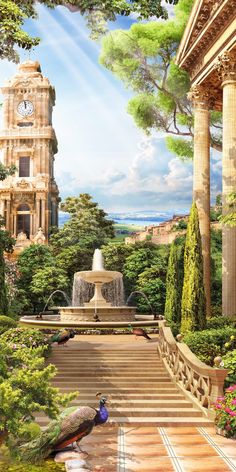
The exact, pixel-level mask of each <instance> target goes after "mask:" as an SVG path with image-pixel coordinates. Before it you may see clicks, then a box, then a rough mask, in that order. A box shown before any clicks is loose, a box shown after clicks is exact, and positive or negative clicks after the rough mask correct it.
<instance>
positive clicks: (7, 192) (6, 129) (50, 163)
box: [0, 61, 59, 246]
mask: <svg viewBox="0 0 236 472" xmlns="http://www.w3.org/2000/svg"><path fill="white" fill-rule="evenodd" d="M2 93H3V129H2V130H1V132H0V149H1V152H2V159H1V160H2V162H3V164H4V165H6V166H11V165H15V166H16V168H17V170H16V173H15V174H14V175H13V176H9V177H8V178H7V179H6V180H4V181H1V182H0V214H1V215H2V216H4V217H5V222H6V223H5V225H6V229H7V230H9V231H10V233H11V234H12V235H13V236H14V237H16V238H17V243H16V246H17V245H19V246H21V245H22V246H27V245H29V244H30V243H31V242H39V243H44V242H47V241H48V236H49V232H50V227H51V226H57V225H58V202H59V197H58V195H59V194H58V187H57V184H56V182H55V180H54V175H53V169H54V154H56V152H57V139H56V135H55V132H54V129H53V127H52V109H53V106H54V104H55V91H54V88H53V87H52V86H51V84H50V82H49V80H48V79H47V78H46V77H44V76H43V75H42V73H41V69H40V64H39V63H38V62H34V61H26V62H23V63H22V64H20V65H19V67H18V72H17V74H16V75H15V76H14V77H13V78H12V79H11V80H9V81H7V83H6V84H5V85H4V87H2Z"/></svg>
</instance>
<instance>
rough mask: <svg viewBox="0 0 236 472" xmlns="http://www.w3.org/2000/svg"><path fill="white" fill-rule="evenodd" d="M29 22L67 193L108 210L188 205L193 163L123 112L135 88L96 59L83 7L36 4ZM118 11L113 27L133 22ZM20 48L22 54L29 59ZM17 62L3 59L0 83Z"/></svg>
mask: <svg viewBox="0 0 236 472" xmlns="http://www.w3.org/2000/svg"><path fill="white" fill-rule="evenodd" d="M38 11H39V18H38V20H36V21H29V22H27V25H26V27H27V30H28V31H30V32H31V33H32V34H33V35H35V36H37V35H38V36H40V37H41V38H42V41H41V44H40V46H38V47H37V48H36V49H35V51H34V52H33V53H31V58H32V59H35V60H38V61H39V62H40V64H41V68H42V72H43V74H44V75H45V76H47V77H48V78H49V79H50V81H51V83H52V84H53V85H54V86H55V88H56V97H57V98H56V106H55V107H54V112H53V125H54V128H55V131H56V134H57V138H58V145H59V151H58V154H57V155H56V158H55V176H56V180H57V183H58V185H59V189H60V194H61V197H62V198H65V197H66V196H68V195H78V194H79V193H82V192H88V193H90V194H91V195H92V196H93V197H94V200H95V201H97V202H98V203H99V205H100V206H102V207H103V208H104V209H105V210H106V211H108V212H111V211H115V212H119V211H120V212H123V211H130V210H135V211H137V210H156V211H162V210H171V211H172V210H173V212H175V211H180V212H182V211H187V210H188V209H189V207H190V204H191V195H192V164H191V163H187V164H186V163H182V162H181V161H180V160H179V159H178V158H176V157H175V156H174V155H173V154H171V153H169V152H168V151H167V149H166V147H165V138H164V135H163V134H158V133H155V134H153V136H150V137H147V136H145V134H144V133H143V132H142V131H141V130H139V129H137V127H136V126H135V124H134V122H133V120H132V117H131V116H129V115H128V114H127V112H126V107H127V102H128V99H129V98H130V97H131V96H132V92H131V91H128V90H126V89H125V88H124V85H123V83H122V82H120V81H119V80H117V79H116V78H114V76H113V75H112V74H111V73H110V72H109V71H107V70H106V69H104V68H103V67H102V66H101V65H100V64H99V63H98V57H99V50H100V46H99V44H97V43H95V42H94V41H92V40H90V39H89V32H88V31H87V29H86V25H85V22H84V20H83V18H82V17H81V16H80V14H79V13H71V12H69V11H68V10H67V8H65V7H58V8H57V9H56V10H49V9H46V8H45V7H43V6H39V8H38ZM131 24H132V21H131V20H130V19H127V18H125V19H120V20H119V21H117V22H116V23H115V24H112V25H111V28H120V27H122V28H129V26H130V25H131ZM28 57H29V55H28V53H25V52H22V53H21V60H22V61H23V60H26V59H28ZM16 68H17V66H16V65H15V64H12V63H9V62H7V61H1V63H0V83H1V84H3V83H4V79H5V78H10V77H11V76H12V75H14V74H15V73H16ZM220 182H221V157H220V155H219V154H218V153H214V154H213V155H212V198H213V200H214V197H215V194H216V193H219V191H220V188H221V184H220Z"/></svg>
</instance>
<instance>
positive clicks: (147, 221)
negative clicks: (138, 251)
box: [59, 211, 178, 228]
mask: <svg viewBox="0 0 236 472" xmlns="http://www.w3.org/2000/svg"><path fill="white" fill-rule="evenodd" d="M173 214H174V212H171V211H167V212H163V213H161V212H154V211H153V212H152V211H150V212H144V211H140V212H133V213H132V212H129V213H127V214H126V213H109V214H108V218H109V219H111V220H113V221H114V222H115V223H118V224H120V225H133V226H143V227H145V226H150V225H154V226H155V225H158V224H160V223H162V222H163V221H168V220H170V219H171V218H172V216H173ZM175 214H178V213H177V212H175ZM68 219H69V215H68V213H64V212H62V211H60V212H59V227H60V228H61V227H62V226H63V225H64V223H65V222H66V221H68Z"/></svg>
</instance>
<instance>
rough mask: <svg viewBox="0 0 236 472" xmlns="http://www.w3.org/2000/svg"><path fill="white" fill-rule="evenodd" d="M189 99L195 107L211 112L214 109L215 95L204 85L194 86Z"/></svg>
mask: <svg viewBox="0 0 236 472" xmlns="http://www.w3.org/2000/svg"><path fill="white" fill-rule="evenodd" d="M188 99H189V100H190V101H191V102H192V103H193V105H194V107H195V108H197V107H200V108H204V109H206V110H209V109H211V108H214V101H215V97H214V95H213V94H212V93H211V92H210V91H209V89H208V88H207V87H205V86H203V85H193V86H192V87H191V89H190V91H189V93H188Z"/></svg>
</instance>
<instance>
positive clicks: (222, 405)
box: [213, 385, 236, 438]
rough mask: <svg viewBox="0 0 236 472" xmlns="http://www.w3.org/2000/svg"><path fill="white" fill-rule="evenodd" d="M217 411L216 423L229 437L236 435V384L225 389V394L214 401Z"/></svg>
mask: <svg viewBox="0 0 236 472" xmlns="http://www.w3.org/2000/svg"><path fill="white" fill-rule="evenodd" d="M213 408H214V410H215V411H216V417H215V424H216V426H217V427H218V428H220V429H222V430H223V431H224V434H225V436H226V437H227V438H232V437H236V385H231V386H230V387H228V388H227V389H226V390H225V396H224V397H219V398H217V400H216V402H215V403H213Z"/></svg>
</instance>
